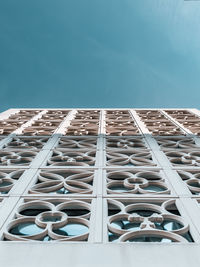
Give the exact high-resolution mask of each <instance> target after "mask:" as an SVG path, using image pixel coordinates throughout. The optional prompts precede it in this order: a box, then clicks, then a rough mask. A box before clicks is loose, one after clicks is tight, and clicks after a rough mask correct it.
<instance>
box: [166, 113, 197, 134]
mask: <svg viewBox="0 0 200 267" xmlns="http://www.w3.org/2000/svg"><path fill="white" fill-rule="evenodd" d="M165 112H166V113H167V114H169V115H170V116H171V117H173V118H174V119H176V120H177V121H178V122H179V123H180V124H182V125H183V126H184V127H185V128H187V129H188V130H190V131H191V132H192V133H193V134H197V135H200V117H199V116H197V115H195V114H194V113H192V112H190V111H187V110H165Z"/></svg>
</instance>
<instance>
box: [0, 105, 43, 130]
mask: <svg viewBox="0 0 200 267" xmlns="http://www.w3.org/2000/svg"><path fill="white" fill-rule="evenodd" d="M39 112H40V110H20V111H19V112H16V113H14V114H11V115H10V116H9V117H8V119H3V120H1V119H0V134H1V135H7V134H10V133H12V132H13V131H15V130H16V129H18V128H20V127H21V126H22V125H23V124H25V123H26V122H27V121H29V120H30V119H32V118H33V117H34V116H36V115H37V114H38V113H39Z"/></svg>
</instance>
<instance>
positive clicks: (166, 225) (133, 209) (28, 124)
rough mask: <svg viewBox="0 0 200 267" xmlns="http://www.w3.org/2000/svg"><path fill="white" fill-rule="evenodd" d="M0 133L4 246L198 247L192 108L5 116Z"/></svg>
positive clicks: (196, 120)
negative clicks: (178, 244)
mask: <svg viewBox="0 0 200 267" xmlns="http://www.w3.org/2000/svg"><path fill="white" fill-rule="evenodd" d="M0 134H1V135H0V200H1V203H0V206H1V208H0V237H1V241H0V242H1V243H3V244H4V243H10V244H12V243H13V241H15V242H16V241H17V242H20V243H23V242H25V243H27V242H28V241H29V242H34V243H37V242H43V241H45V242H46V243H49V242H51V243H52V242H54V243H55V242H56V243H55V244H57V242H59V243H60V242H63V243H66V242H67V243H75V244H78V243H83V244H85V243H90V244H93V243H98V244H105V243H109V244H113V245H114V244H117V243H120V244H122V243H123V244H125V243H127V242H131V244H132V245H133V246H134V244H135V243H138V242H139V243H144V242H148V243H149V244H150V243H151V242H152V243H155V242H158V243H171V245H172V243H176V242H177V243H188V245H189V244H198V243H199V242H200V223H199V222H200V220H199V219H200V207H199V202H200V197H199V193H200V137H199V135H200V112H199V111H198V110H196V109H176V110H175V109H106V110H104V109H71V110H70V109H59V110H58V109H10V110H7V111H5V112H3V113H1V114H0ZM161 245H162V244H161Z"/></svg>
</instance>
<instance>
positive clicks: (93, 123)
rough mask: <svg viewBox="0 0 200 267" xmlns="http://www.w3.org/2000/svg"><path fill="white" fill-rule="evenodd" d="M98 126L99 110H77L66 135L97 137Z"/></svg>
mask: <svg viewBox="0 0 200 267" xmlns="http://www.w3.org/2000/svg"><path fill="white" fill-rule="evenodd" d="M99 126H100V111H99V110H78V111H77V113H76V115H75V118H74V119H72V121H71V123H70V126H69V127H68V128H67V131H66V135H72V136H74V135H75V136H79V135H80V136H81V135H85V136H87V135H98V132H99Z"/></svg>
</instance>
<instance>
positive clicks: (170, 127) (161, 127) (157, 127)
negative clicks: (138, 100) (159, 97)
mask: <svg viewBox="0 0 200 267" xmlns="http://www.w3.org/2000/svg"><path fill="white" fill-rule="evenodd" d="M136 112H137V114H138V115H139V117H140V118H141V120H142V121H143V122H144V124H145V125H146V127H147V129H148V130H149V131H150V132H151V133H152V135H161V136H162V135H183V134H184V133H183V131H182V130H181V129H180V127H178V126H177V125H175V124H174V123H173V122H171V121H170V120H169V119H168V118H166V117H165V116H164V115H163V114H162V113H161V112H160V111H158V110H137V111H136Z"/></svg>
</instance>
